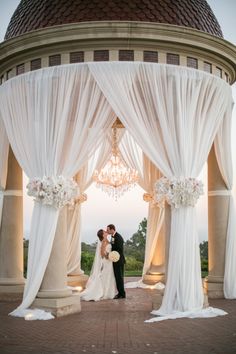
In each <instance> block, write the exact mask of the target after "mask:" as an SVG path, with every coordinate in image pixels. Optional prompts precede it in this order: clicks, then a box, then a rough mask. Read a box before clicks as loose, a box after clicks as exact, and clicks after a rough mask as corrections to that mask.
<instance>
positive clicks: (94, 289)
mask: <svg viewBox="0 0 236 354" xmlns="http://www.w3.org/2000/svg"><path fill="white" fill-rule="evenodd" d="M107 235H108V233H107V232H106V231H104V230H99V231H98V232H97V236H98V238H99V240H98V243H97V248H96V253H95V258H94V262H93V266H92V270H91V274H90V277H89V279H88V282H87V284H86V288H85V290H84V291H83V292H81V299H82V300H85V301H91V300H94V301H98V300H104V299H113V298H114V296H115V294H116V293H117V289H116V281H115V276H114V271H113V264H112V262H111V261H110V260H109V259H108V254H109V252H111V244H110V242H109V241H108V239H107Z"/></svg>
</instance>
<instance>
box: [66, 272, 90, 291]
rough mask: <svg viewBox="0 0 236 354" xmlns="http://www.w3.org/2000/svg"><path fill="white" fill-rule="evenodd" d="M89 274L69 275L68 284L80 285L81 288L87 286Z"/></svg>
mask: <svg viewBox="0 0 236 354" xmlns="http://www.w3.org/2000/svg"><path fill="white" fill-rule="evenodd" d="M88 278H89V276H88V275H85V274H79V275H68V276H67V284H68V285H69V286H75V287H77V286H79V287H81V288H83V289H84V288H85V286H86V284H87V281H88Z"/></svg>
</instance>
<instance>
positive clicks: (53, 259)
mask: <svg viewBox="0 0 236 354" xmlns="http://www.w3.org/2000/svg"><path fill="white" fill-rule="evenodd" d="M66 231H67V224H66V208H63V209H62V210H61V212H60V215H59V218H58V224H57V229H56V234H55V239H54V242H53V247H52V252H51V255H50V258H49V262H48V265H47V268H46V271H45V274H44V278H43V281H42V284H41V287H40V291H39V292H38V294H37V298H36V299H35V301H34V302H33V304H32V306H31V307H32V308H35V307H36V308H42V309H44V310H47V311H50V312H51V313H52V314H53V315H54V316H56V317H61V316H65V315H68V314H71V313H75V312H79V311H80V310H81V307H80V296H79V293H76V294H72V290H70V289H69V288H68V287H67V266H66Z"/></svg>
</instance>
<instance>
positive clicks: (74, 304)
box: [31, 294, 81, 317]
mask: <svg viewBox="0 0 236 354" xmlns="http://www.w3.org/2000/svg"><path fill="white" fill-rule="evenodd" d="M31 308H32V309H33V308H37V309H42V310H45V311H47V312H51V313H52V314H53V316H55V317H63V316H67V315H71V314H73V313H78V312H80V311H81V305H80V295H79V294H75V295H71V296H69V297H63V298H54V299H53V298H36V299H35V300H34V302H33V303H32V305H31Z"/></svg>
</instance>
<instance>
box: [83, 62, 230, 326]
mask: <svg viewBox="0 0 236 354" xmlns="http://www.w3.org/2000/svg"><path fill="white" fill-rule="evenodd" d="M88 65H89V68H90V71H91V72H92V74H93V76H94V77H95V79H96V81H97V82H98V84H99V86H100V88H101V90H102V91H103V93H104V95H105V97H106V98H107V100H108V101H109V103H110V104H111V106H112V108H113V109H114V111H115V113H116V114H117V116H118V117H119V118H120V120H121V121H122V123H123V124H124V126H125V127H126V128H127V130H128V131H129V132H130V134H132V135H133V137H134V139H135V140H136V141H137V143H138V144H139V146H140V147H141V149H142V150H143V151H144V153H145V154H146V155H147V157H148V158H149V159H150V160H151V161H152V162H153V163H154V165H155V166H156V167H157V168H158V169H159V170H160V171H161V173H162V174H163V175H164V176H166V177H167V178H169V179H170V178H177V179H179V178H190V177H191V178H196V177H197V176H198V175H199V174H200V172H201V170H202V168H203V165H204V163H205V161H206V160H207V157H208V153H209V151H210V147H211V145H212V143H213V140H214V138H215V135H216V133H217V130H218V128H219V125H220V123H221V121H222V120H223V118H224V117H225V115H226V114H227V111H228V107H229V105H231V100H232V96H231V90H230V86H229V85H228V84H226V83H225V82H224V81H223V80H221V79H219V78H217V77H214V76H213V75H210V74H206V73H204V72H202V71H199V70H194V69H190V68H184V67H177V66H172V65H164V64H151V63H139V62H135V63H128V62H127V63H118V62H110V63H89V64H88ZM202 309H203V289H202V280H201V267H200V254H199V239H198V234H197V225H196V210H195V208H194V207H181V208H179V209H172V213H171V234H170V248H169V263H168V278H167V284H166V289H165V294H164V298H163V302H162V305H161V308H160V309H159V311H156V312H154V314H156V315H159V316H163V317H162V318H161V317H156V318H154V320H157V321H158V320H162V319H165V318H168V316H173V315H174V316H175V317H178V316H181V317H182V316H183V313H184V314H185V315H187V316H189V315H190V314H191V313H195V314H196V312H197V311H198V315H199V316H202V311H203V310H202Z"/></svg>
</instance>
